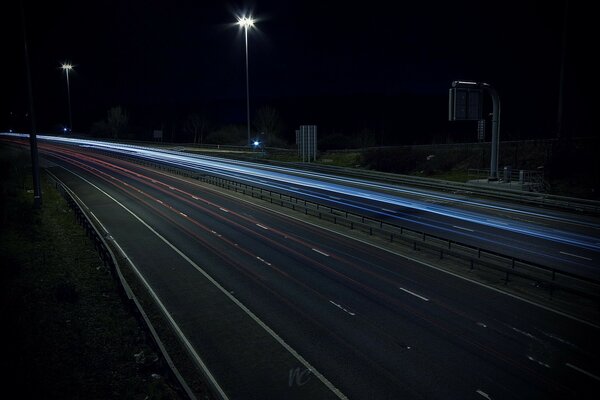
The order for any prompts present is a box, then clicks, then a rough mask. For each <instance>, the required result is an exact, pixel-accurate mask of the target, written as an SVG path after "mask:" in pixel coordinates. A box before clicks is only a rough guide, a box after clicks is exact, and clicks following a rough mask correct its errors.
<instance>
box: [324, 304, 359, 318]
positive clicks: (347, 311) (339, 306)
mask: <svg viewBox="0 0 600 400" xmlns="http://www.w3.org/2000/svg"><path fill="white" fill-rule="evenodd" d="M329 302H330V303H331V304H333V305H334V306H336V307H337V308H339V309H340V310H342V311H344V312H345V313H347V314H350V315H352V316H355V315H356V313H353V312H352V311H350V310H348V309H346V308H344V307H342V306H341V305H339V304H338V303H336V302H334V301H331V300H329Z"/></svg>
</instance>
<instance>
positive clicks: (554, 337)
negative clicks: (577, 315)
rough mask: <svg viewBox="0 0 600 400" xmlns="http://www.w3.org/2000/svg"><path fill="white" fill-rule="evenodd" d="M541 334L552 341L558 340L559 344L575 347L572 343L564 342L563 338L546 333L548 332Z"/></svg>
mask: <svg viewBox="0 0 600 400" xmlns="http://www.w3.org/2000/svg"><path fill="white" fill-rule="evenodd" d="M542 333H543V334H544V335H546V336H548V337H549V338H552V339H554V340H558V341H559V342H561V343H564V344H566V345H568V346H571V347H577V346H576V345H574V344H573V343H571V342H569V341H568V340H565V339H563V338H561V337H559V336H556V335H554V334H552V333H548V332H544V331H542Z"/></svg>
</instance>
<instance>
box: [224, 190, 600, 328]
mask: <svg viewBox="0 0 600 400" xmlns="http://www.w3.org/2000/svg"><path fill="white" fill-rule="evenodd" d="M465 193H467V192H465ZM221 194H222V195H223V196H227V197H229V198H232V199H236V200H238V201H242V202H245V203H247V204H252V205H253V206H254V207H258V208H262V209H263V210H266V211H268V212H270V213H274V214H278V215H280V216H282V217H284V218H290V219H293V220H295V221H297V222H299V223H302V224H306V225H310V226H313V227H316V228H319V229H322V230H324V231H327V232H329V233H331V234H333V235H338V236H343V237H345V238H347V239H350V240H353V241H357V242H359V243H363V244H365V245H367V246H371V247H374V248H376V249H379V250H381V251H385V252H386V253H390V254H393V255H395V256H398V257H401V258H404V259H405V260H410V261H412V262H414V263H416V264H419V265H423V266H425V267H427V268H431V269H433V270H436V271H438V272H441V273H444V274H446V275H450V276H453V277H455V278H457V279H461V280H463V281H466V282H469V283H471V284H473V285H476V286H479V287H482V288H485V289H488V290H491V291H492V292H496V293H498V294H501V295H503V296H507V297H510V298H512V299H515V300H518V301H522V302H524V303H527V304H529V305H531V306H534V307H537V308H541V309H542V310H546V311H548V312H551V313H553V314H556V315H560V316H562V317H564V318H568V319H570V320H571V321H576V322H579V323H581V324H584V325H586V326H589V327H592V328H594V329H600V325H598V324H595V323H593V322H590V321H587V320H585V319H582V318H579V317H576V316H574V315H570V314H567V313H565V312H563V311H560V310H557V309H555V308H551V307H548V306H545V305H543V304H540V303H536V302H535V301H532V300H529V299H527V298H525V297H521V296H518V295H516V294H513V293H510V292H507V291H505V290H502V289H499V288H497V287H494V286H491V285H488V284H485V283H483V282H480V281H477V280H475V279H472V278H469V277H467V276H464V275H461V274H458V273H456V272H452V271H449V270H447V269H444V268H440V267H438V266H436V265H433V264H431V263H428V262H427V261H423V260H419V259H418V258H415V257H411V256H409V255H406V254H402V253H399V252H398V251H395V250H392V249H389V248H386V247H383V246H380V245H377V244H375V243H371V242H368V241H366V240H363V239H359V238H357V237H354V236H350V235H348V234H345V233H343V232H340V231H336V230H333V229H330V228H326V227H324V226H322V225H319V224H315V223H313V222H309V221H306V220H304V219H301V218H298V217H295V216H293V215H291V214H289V213H284V212H281V211H278V210H275V209H272V208H269V207H266V206H263V205H260V204H257V203H253V202H251V201H249V200H245V199H241V198H238V197H235V196H234V195H233V194H227V193H221ZM243 215H246V216H247V217H252V216H251V215H250V214H246V213H244V214H243ZM597 229H600V228H597Z"/></svg>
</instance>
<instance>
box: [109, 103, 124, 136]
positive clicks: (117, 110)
mask: <svg viewBox="0 0 600 400" xmlns="http://www.w3.org/2000/svg"><path fill="white" fill-rule="evenodd" d="M106 123H107V126H108V129H109V131H110V133H111V136H112V137H113V138H114V139H117V138H118V137H119V135H120V134H121V133H123V132H124V131H125V129H127V124H128V123H129V117H128V116H127V113H126V112H125V111H124V110H123V109H122V108H121V106H117V107H113V108H111V109H110V110H108V116H107V117H106Z"/></svg>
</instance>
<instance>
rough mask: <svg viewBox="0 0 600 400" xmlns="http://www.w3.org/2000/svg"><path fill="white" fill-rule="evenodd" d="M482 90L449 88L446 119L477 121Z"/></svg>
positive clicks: (479, 115) (480, 111) (480, 109)
mask: <svg viewBox="0 0 600 400" xmlns="http://www.w3.org/2000/svg"><path fill="white" fill-rule="evenodd" d="M481 100H482V90H481V89H478V88H462V87H453V88H451V89H450V97H449V103H448V120H450V121H477V120H480V119H481V116H482V106H481Z"/></svg>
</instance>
